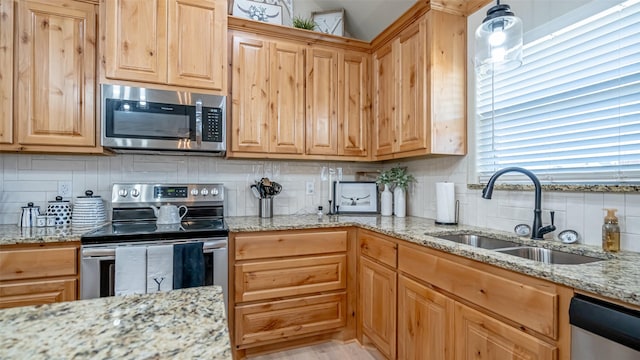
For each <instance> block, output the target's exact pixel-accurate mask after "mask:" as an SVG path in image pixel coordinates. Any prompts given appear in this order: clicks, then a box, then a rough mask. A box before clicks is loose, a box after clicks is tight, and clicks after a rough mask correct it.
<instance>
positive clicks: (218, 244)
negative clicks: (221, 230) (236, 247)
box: [202, 240, 227, 254]
mask: <svg viewBox="0 0 640 360" xmlns="http://www.w3.org/2000/svg"><path fill="white" fill-rule="evenodd" d="M226 248H227V240H214V241H205V242H204V243H203V244H202V251H203V252H204V253H205V254H207V253H212V252H213V251H214V250H217V249H226Z"/></svg>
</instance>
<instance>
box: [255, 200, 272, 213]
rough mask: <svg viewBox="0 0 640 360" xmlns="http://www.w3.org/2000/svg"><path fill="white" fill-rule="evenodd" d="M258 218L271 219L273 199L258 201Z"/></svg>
mask: <svg viewBox="0 0 640 360" xmlns="http://www.w3.org/2000/svg"><path fill="white" fill-rule="evenodd" d="M258 216H259V217H261V218H271V217H273V198H264V199H260V204H259V208H258Z"/></svg>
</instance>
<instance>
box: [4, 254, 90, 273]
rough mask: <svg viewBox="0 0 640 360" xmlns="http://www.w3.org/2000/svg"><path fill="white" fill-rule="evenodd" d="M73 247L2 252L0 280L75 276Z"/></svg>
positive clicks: (76, 267)
mask: <svg viewBox="0 0 640 360" xmlns="http://www.w3.org/2000/svg"><path fill="white" fill-rule="evenodd" d="M76 252H77V251H76V248H75V247H60V248H50V249H24V250H3V251H2V252H0V280H19V279H32V278H42V277H51V276H65V275H76V274H77V269H78V265H77V260H76Z"/></svg>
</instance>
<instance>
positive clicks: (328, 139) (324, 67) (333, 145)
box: [306, 47, 338, 155]
mask: <svg viewBox="0 0 640 360" xmlns="http://www.w3.org/2000/svg"><path fill="white" fill-rule="evenodd" d="M306 72H307V88H306V93H307V96H306V101H307V113H306V129H307V132H306V147H307V151H306V152H307V154H311V155H337V154H338V50H334V49H329V48H320V47H312V48H310V49H308V51H307V69H306Z"/></svg>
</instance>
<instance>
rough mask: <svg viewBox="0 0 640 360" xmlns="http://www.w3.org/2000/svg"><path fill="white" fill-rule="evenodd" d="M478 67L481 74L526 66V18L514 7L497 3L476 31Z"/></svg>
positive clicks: (476, 65) (476, 61) (498, 1)
mask: <svg viewBox="0 0 640 360" xmlns="http://www.w3.org/2000/svg"><path fill="white" fill-rule="evenodd" d="M475 37H476V49H475V50H476V51H475V52H476V56H475V68H476V72H478V73H479V74H490V73H493V72H502V71H508V70H513V69H515V68H517V67H519V66H520V65H522V20H520V18H519V17H517V16H515V15H514V14H513V12H512V11H511V7H510V6H509V5H506V4H500V0H497V4H496V5H495V6H493V7H491V8H490V9H489V10H488V11H487V17H486V18H484V20H483V21H482V24H481V25H480V26H479V27H478V29H477V30H476V35H475Z"/></svg>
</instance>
